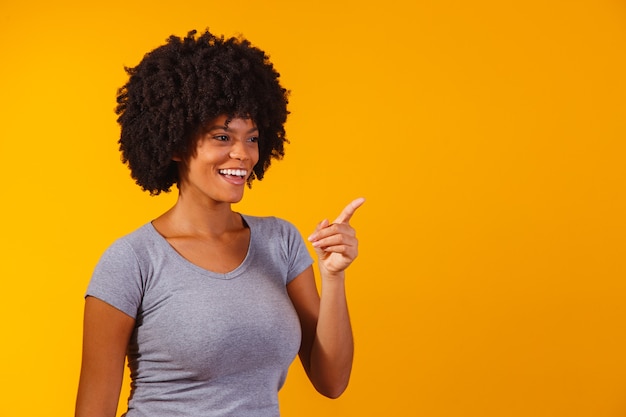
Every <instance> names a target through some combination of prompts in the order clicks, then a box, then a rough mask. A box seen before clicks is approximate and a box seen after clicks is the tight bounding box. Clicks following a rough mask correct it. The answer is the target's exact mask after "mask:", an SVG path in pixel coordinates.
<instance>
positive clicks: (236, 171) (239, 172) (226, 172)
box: [219, 169, 248, 177]
mask: <svg viewBox="0 0 626 417" xmlns="http://www.w3.org/2000/svg"><path fill="white" fill-rule="evenodd" d="M219 172H220V174H223V175H234V176H237V177H245V176H246V175H247V174H248V171H246V170H245V169H220V171H219Z"/></svg>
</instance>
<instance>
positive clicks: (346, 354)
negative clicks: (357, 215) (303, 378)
mask: <svg viewBox="0 0 626 417" xmlns="http://www.w3.org/2000/svg"><path fill="white" fill-rule="evenodd" d="M363 202H364V200H363V199H357V200H355V201H353V202H352V203H350V204H349V205H348V206H347V207H346V208H345V209H344V211H343V212H342V213H341V214H340V215H339V217H337V219H336V220H335V222H334V223H333V224H329V223H328V221H326V220H324V221H323V222H321V223H320V224H319V225H318V227H317V228H316V230H315V232H314V233H313V234H312V235H311V236H310V237H309V240H310V241H311V242H313V246H314V247H315V248H316V251H317V254H318V257H319V262H318V266H319V271H320V275H321V281H322V289H321V297H320V295H318V292H317V288H316V286H315V278H314V274H313V269H312V268H308V269H306V270H305V271H304V272H303V273H302V274H300V275H299V276H298V277H296V278H295V279H294V280H293V281H292V282H291V283H290V284H289V285H288V286H287V291H288V292H289V296H290V297H291V300H292V302H293V304H294V306H295V308H296V311H297V312H298V315H299V317H300V323H301V326H302V345H301V348H300V360H301V361H302V364H303V366H304V369H305V371H306V373H307V375H308V377H309V379H310V380H311V382H312V383H313V386H314V387H315V388H316V389H317V391H319V392H320V393H321V394H323V395H325V396H327V397H330V398H337V397H339V396H340V395H341V394H342V393H343V392H344V391H345V389H346V387H347V386H348V381H349V380H350V373H351V370H352V358H353V352H354V343H353V338H352V327H351V324H350V316H349V314H348V305H347V301H346V289H345V272H344V271H345V269H346V268H347V267H348V266H349V265H350V264H351V263H352V261H353V260H354V259H355V258H356V256H357V254H358V241H357V239H356V235H355V232H354V229H352V227H350V225H349V220H350V218H351V217H352V215H353V214H354V211H355V210H356V209H357V208H358V207H360V205H361V204H363Z"/></svg>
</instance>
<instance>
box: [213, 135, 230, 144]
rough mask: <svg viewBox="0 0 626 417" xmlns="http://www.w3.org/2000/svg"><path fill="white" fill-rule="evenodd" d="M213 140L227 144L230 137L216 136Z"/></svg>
mask: <svg viewBox="0 0 626 417" xmlns="http://www.w3.org/2000/svg"><path fill="white" fill-rule="evenodd" d="M213 139H215V140H219V141H220V142H226V141H227V140H228V136H226V135H214V136H213Z"/></svg>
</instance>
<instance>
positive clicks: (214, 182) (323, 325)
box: [75, 116, 364, 417]
mask: <svg viewBox="0 0 626 417" xmlns="http://www.w3.org/2000/svg"><path fill="white" fill-rule="evenodd" d="M226 120H227V118H226V116H221V117H219V118H217V119H216V120H215V121H214V122H213V125H212V126H210V128H209V129H208V131H207V133H206V134H205V136H203V137H201V138H199V140H198V143H197V147H196V152H195V154H194V155H193V156H192V157H190V158H189V159H188V160H185V161H182V160H181V159H175V160H178V161H179V162H181V164H179V165H180V166H181V167H182V168H181V170H182V171H181V173H180V174H181V175H180V178H181V182H180V183H179V184H178V186H179V190H180V193H179V197H178V201H177V202H176V204H175V205H174V207H172V208H171V209H170V210H168V211H167V212H165V213H164V214H163V215H161V216H160V217H158V218H157V219H155V220H154V221H153V225H154V227H155V229H156V230H157V231H158V232H159V233H160V234H161V235H162V236H163V237H164V238H165V239H166V240H167V241H168V242H169V243H170V244H171V245H172V247H173V248H174V249H175V250H177V251H178V252H179V253H180V254H181V256H183V257H185V258H186V259H187V260H189V261H190V262H192V263H194V264H196V265H197V266H200V267H202V268H205V269H207V270H211V271H214V272H228V271H232V270H233V269H235V268H236V267H237V266H239V265H240V264H241V262H242V261H243V259H244V258H245V256H246V253H247V250H248V246H249V244H250V230H249V229H248V228H247V226H246V225H245V223H244V221H243V219H242V217H241V216H240V215H239V214H238V213H236V212H234V211H233V210H232V208H231V205H232V204H233V203H236V202H238V201H240V200H241V198H242V197H243V191H244V188H245V180H246V176H247V175H249V173H250V172H252V167H253V166H254V164H256V162H257V161H258V144H257V143H256V135H258V131H257V129H256V126H255V125H254V123H253V122H252V121H251V120H249V119H240V118H235V119H232V120H230V121H229V123H225V121H226ZM363 202H364V200H363V199H357V200H354V201H353V202H351V203H350V204H348V206H347V207H346V208H345V209H344V210H343V211H342V213H341V214H340V215H339V216H338V217H337V219H336V220H335V221H334V222H333V223H332V224H331V223H329V222H328V221H327V220H324V221H322V222H320V223H319V224H318V226H317V228H316V229H315V231H314V232H313V234H312V235H311V236H310V237H309V240H310V241H311V242H312V244H313V246H314V247H315V249H316V251H317V254H318V257H319V263H318V267H319V272H320V275H321V281H322V288H321V293H320V292H318V289H317V287H316V284H315V276H314V272H313V268H312V267H308V268H307V269H306V270H304V271H303V272H302V273H301V274H300V275H298V276H297V277H296V278H295V279H294V280H293V281H291V282H290V283H289V284H288V285H287V292H288V295H289V297H290V299H291V301H292V303H293V305H294V307H295V309H296V312H297V314H298V317H299V319H300V323H301V327H302V343H301V348H300V352H299V356H300V360H301V362H302V365H303V367H304V369H305V371H306V373H307V375H308V377H309V379H310V380H311V382H312V384H313V386H314V387H315V388H316V389H317V390H318V391H319V392H320V393H322V394H323V395H325V396H328V397H331V398H336V397H338V396H339V395H341V393H343V391H344V390H345V388H346V386H347V384H348V380H349V378H350V372H351V368H352V356H353V340H352V330H351V325H350V318H349V315H348V308H347V302H346V295H345V269H346V268H347V267H348V266H349V265H350V264H351V263H352V261H353V260H354V259H355V258H356V256H357V254H358V242H357V239H356V236H355V232H354V229H353V228H352V227H351V226H350V224H349V221H350V218H351V217H352V215H353V214H354V212H355V211H356V209H357V208H358V207H360V205H361V204H363ZM84 314H85V316H84V334H83V363H82V369H81V377H80V383H79V389H78V398H77V402H76V414H75V415H76V416H77V417H114V416H115V414H116V409H117V404H118V401H119V393H120V388H121V384H122V378H123V370H124V361H125V355H126V347H127V345H128V342H129V339H130V336H131V334H132V331H133V329H134V326H135V320H134V319H133V318H132V317H129V316H128V315H126V314H125V313H123V312H121V311H119V310H117V309H115V308H114V307H112V306H110V305H109V304H106V303H105V302H103V301H101V300H99V299H96V298H93V297H87V299H86V301H85V313H84Z"/></svg>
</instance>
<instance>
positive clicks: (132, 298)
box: [85, 240, 143, 318]
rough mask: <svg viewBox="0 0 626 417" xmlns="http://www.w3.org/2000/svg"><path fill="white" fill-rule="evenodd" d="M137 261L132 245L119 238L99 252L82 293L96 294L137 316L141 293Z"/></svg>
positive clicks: (140, 276)
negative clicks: (99, 254)
mask: <svg viewBox="0 0 626 417" xmlns="http://www.w3.org/2000/svg"><path fill="white" fill-rule="evenodd" d="M142 288H143V285H142V274H141V268H140V264H139V262H138V260H137V256H136V255H135V252H134V251H133V249H132V247H131V246H130V245H129V244H128V243H126V242H124V241H123V240H118V241H116V242H115V243H113V244H112V245H111V246H110V247H109V248H108V249H107V250H106V251H105V252H104V254H103V255H102V257H101V258H100V260H99V262H98V264H97V265H96V268H95V269H94V272H93V275H92V277H91V281H90V282H89V286H88V287H87V292H86V294H85V296H92V297H96V298H98V299H100V300H102V301H104V302H105V303H107V304H110V305H111V306H113V307H115V308H117V309H118V310H120V311H122V312H124V313H126V314H127V315H129V316H131V317H133V318H136V316H137V311H138V308H139V306H140V304H141V300H142V297H143V290H142Z"/></svg>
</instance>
